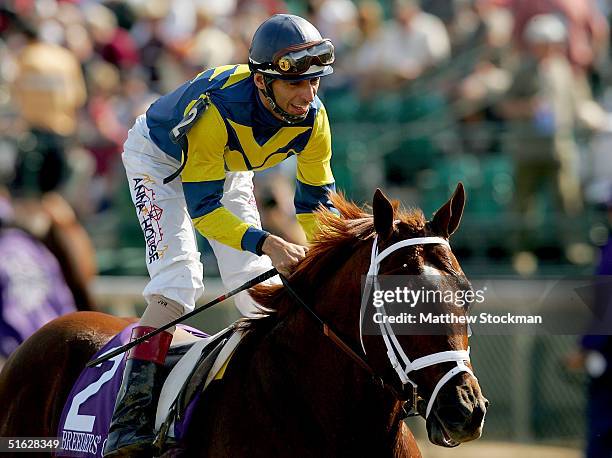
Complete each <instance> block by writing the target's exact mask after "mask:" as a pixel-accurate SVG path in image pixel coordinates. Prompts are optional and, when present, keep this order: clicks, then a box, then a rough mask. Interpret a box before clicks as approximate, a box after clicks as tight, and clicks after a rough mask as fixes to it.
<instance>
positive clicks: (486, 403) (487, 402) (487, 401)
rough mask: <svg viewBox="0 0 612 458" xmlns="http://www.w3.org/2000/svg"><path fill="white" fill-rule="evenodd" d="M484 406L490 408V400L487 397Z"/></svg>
mask: <svg viewBox="0 0 612 458" xmlns="http://www.w3.org/2000/svg"><path fill="white" fill-rule="evenodd" d="M484 406H485V409H488V408H489V400H488V399H487V398H484Z"/></svg>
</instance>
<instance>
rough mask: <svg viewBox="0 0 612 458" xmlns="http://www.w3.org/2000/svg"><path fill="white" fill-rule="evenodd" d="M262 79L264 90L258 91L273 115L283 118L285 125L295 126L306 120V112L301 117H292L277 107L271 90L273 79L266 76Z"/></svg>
mask: <svg viewBox="0 0 612 458" xmlns="http://www.w3.org/2000/svg"><path fill="white" fill-rule="evenodd" d="M263 77H264V86H265V89H260V91H261V93H262V94H263V96H264V97H265V98H266V100H267V101H268V103H269V104H270V106H271V107H272V111H274V113H276V114H278V115H279V116H280V117H281V118H283V121H285V122H286V123H287V124H297V123H299V122H302V121H303V120H304V119H306V116H308V112H306V113H304V114H303V115H292V114H290V113H287V112H286V111H285V110H283V109H282V108H281V107H279V106H278V104H277V103H276V100H275V99H274V91H273V90H272V82H273V81H274V78H272V77H270V76H268V75H263Z"/></svg>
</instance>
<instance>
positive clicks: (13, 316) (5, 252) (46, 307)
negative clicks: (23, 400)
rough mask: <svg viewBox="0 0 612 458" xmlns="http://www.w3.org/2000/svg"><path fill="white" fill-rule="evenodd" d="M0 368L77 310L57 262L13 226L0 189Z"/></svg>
mask: <svg viewBox="0 0 612 458" xmlns="http://www.w3.org/2000/svg"><path fill="white" fill-rule="evenodd" d="M0 257H1V258H2V263H1V264H0V367H1V366H2V364H3V360H5V359H6V358H8V356H9V355H10V354H11V353H12V352H13V351H14V350H15V349H16V348H17V346H18V345H19V344H20V343H21V342H23V341H24V340H25V339H26V338H28V337H29V336H30V335H31V334H32V333H34V332H35V331H36V330H37V329H38V328H40V327H41V326H43V325H44V324H46V323H47V322H49V321H50V320H52V319H54V318H57V317H59V316H61V315H63V314H65V313H70V312H74V311H76V307H75V301H74V297H73V296H72V294H71V291H70V289H69V288H68V285H67V284H66V281H65V279H64V276H63V274H62V271H61V269H60V265H59V263H58V261H57V259H56V258H55V257H54V256H53V254H51V252H50V251H49V250H48V249H47V248H46V247H45V245H43V244H42V243H41V242H40V241H38V240H37V239H36V238H34V237H33V236H32V235H30V234H28V233H27V232H25V231H24V230H22V229H19V228H17V227H16V226H15V225H14V220H13V210H12V207H11V204H10V202H9V200H8V197H7V195H6V194H5V193H3V191H2V190H1V189H0Z"/></svg>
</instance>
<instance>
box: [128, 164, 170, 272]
mask: <svg viewBox="0 0 612 458" xmlns="http://www.w3.org/2000/svg"><path fill="white" fill-rule="evenodd" d="M133 180H134V204H135V205H136V210H138V216H139V221H140V227H141V228H142V232H143V233H144V237H145V242H146V244H147V256H148V263H149V264H150V263H152V262H153V261H157V260H158V259H159V258H161V257H163V256H164V254H165V252H166V250H167V249H168V245H164V246H161V245H160V244H161V242H162V241H163V239H164V233H163V232H162V229H161V226H160V224H159V222H160V220H161V217H162V214H163V212H164V211H163V210H162V209H161V208H160V207H159V206H158V205H157V204H156V203H155V191H153V190H152V189H151V188H149V187H147V186H145V184H151V183H153V184H154V183H155V181H154V180H153V179H152V178H151V177H150V176H148V175H144V177H143V178H134V179H133Z"/></svg>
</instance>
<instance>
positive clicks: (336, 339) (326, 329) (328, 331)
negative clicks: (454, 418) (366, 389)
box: [279, 274, 418, 416]
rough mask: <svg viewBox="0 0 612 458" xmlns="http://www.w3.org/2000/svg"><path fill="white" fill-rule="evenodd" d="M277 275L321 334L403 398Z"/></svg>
mask: <svg viewBox="0 0 612 458" xmlns="http://www.w3.org/2000/svg"><path fill="white" fill-rule="evenodd" d="M279 277H280V279H281V281H282V282H283V285H284V287H285V289H286V290H287V292H288V293H289V294H290V295H291V296H292V297H293V299H295V301H296V302H297V303H298V304H299V305H301V306H302V308H303V309H304V310H306V311H307V312H308V314H309V315H310V316H311V317H312V318H313V319H314V320H315V321H316V322H318V323H319V325H320V326H321V330H322V331H323V335H324V336H325V337H328V338H329V339H330V340H331V341H332V342H333V343H334V344H335V345H336V346H337V347H338V348H339V349H340V350H342V351H343V352H344V353H345V354H346V355H347V356H348V357H349V358H351V359H352V360H353V361H354V362H355V363H357V365H358V366H359V367H361V368H362V369H364V370H365V371H366V372H367V373H368V374H370V376H371V377H372V380H373V381H374V383H376V384H377V385H378V386H380V387H382V388H383V389H385V390H387V391H389V392H390V393H391V394H392V395H393V396H394V397H395V398H396V399H399V400H403V399H404V396H403V395H402V394H401V393H399V392H398V391H397V390H396V389H395V388H394V387H393V386H392V385H390V384H388V383H387V382H385V381H384V379H383V378H382V377H381V376H380V375H378V374H377V373H376V371H374V369H372V367H371V366H370V365H369V364H368V363H367V361H366V360H365V359H363V357H361V356H360V355H359V353H357V352H356V351H355V350H353V348H352V347H351V346H350V345H349V344H348V343H346V342H345V341H344V340H343V339H342V338H341V337H340V336H339V335H338V334H336V333H335V332H334V330H333V329H332V328H330V326H329V325H328V324H327V323H326V322H325V321H323V319H321V317H319V315H317V313H316V312H315V311H314V310H313V309H312V308H311V307H310V306H309V305H308V304H307V303H306V302H304V300H303V299H302V298H301V297H300V295H299V294H298V293H297V292H296V291H295V290H294V289H293V288H292V287H291V286H290V285H289V282H288V281H287V279H286V278H285V277H284V276H283V275H281V274H279ZM416 403H417V392H416V387H415V389H413V391H412V409H413V410H415V409H416ZM414 415H418V413H415V414H412V416H414Z"/></svg>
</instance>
